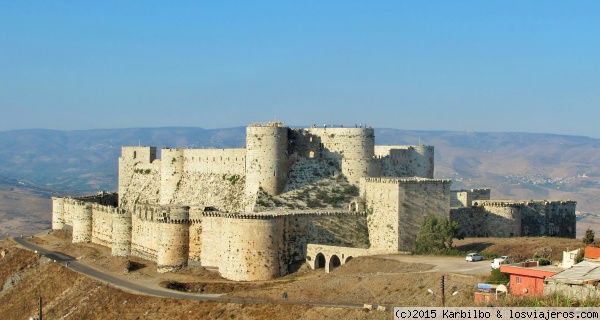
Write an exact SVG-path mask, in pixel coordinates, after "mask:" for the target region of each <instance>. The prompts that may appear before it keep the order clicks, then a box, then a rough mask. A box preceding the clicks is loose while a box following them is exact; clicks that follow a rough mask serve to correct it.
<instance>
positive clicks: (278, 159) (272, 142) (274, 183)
mask: <svg viewBox="0 0 600 320" xmlns="http://www.w3.org/2000/svg"><path fill="white" fill-rule="evenodd" d="M287 149H288V128H287V127H285V126H284V125H283V123H282V122H269V123H268V124H266V125H254V126H249V127H247V128H246V195H247V196H249V197H253V196H255V195H256V192H257V191H258V188H259V187H262V188H263V189H264V190H265V191H266V192H268V193H269V194H271V195H278V194H280V193H281V192H282V191H283V189H284V188H285V184H286V182H287V173H288V159H287Z"/></svg>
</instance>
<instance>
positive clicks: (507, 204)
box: [450, 200, 577, 238]
mask: <svg viewBox="0 0 600 320" xmlns="http://www.w3.org/2000/svg"><path fill="white" fill-rule="evenodd" d="M575 206H576V202H575V201H547V200H536V201H534V200H530V201H514V200H476V201H473V206H472V207H461V208H452V209H451V210H450V219H451V220H452V221H457V222H459V223H460V225H461V231H462V232H463V234H464V235H465V236H466V237H522V236H531V237H540V236H553V237H563V238H575V236H576V223H577V221H576V216H575Z"/></svg>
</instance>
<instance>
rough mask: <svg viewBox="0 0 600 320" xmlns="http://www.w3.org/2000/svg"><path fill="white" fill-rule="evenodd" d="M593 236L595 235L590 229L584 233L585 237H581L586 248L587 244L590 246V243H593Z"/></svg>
mask: <svg viewBox="0 0 600 320" xmlns="http://www.w3.org/2000/svg"><path fill="white" fill-rule="evenodd" d="M595 235H596V234H595V233H594V230H592V229H590V228H588V229H587V230H586V231H585V237H583V243H584V244H585V245H586V246H587V245H589V244H592V243H594V236H595Z"/></svg>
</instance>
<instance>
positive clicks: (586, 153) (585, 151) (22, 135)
mask: <svg viewBox="0 0 600 320" xmlns="http://www.w3.org/2000/svg"><path fill="white" fill-rule="evenodd" d="M375 141H376V144H378V145H382V144H392V145H416V144H418V143H419V142H421V143H424V144H429V145H434V146H435V168H436V169H435V177H436V178H449V179H452V180H453V181H454V182H453V189H465V188H468V189H470V188H492V197H493V198H496V199H523V200H528V199H570V200H576V201H577V202H578V204H577V209H578V211H582V212H591V213H598V214H600V140H599V139H593V138H588V137H580V136H564V135H553V134H532V133H490V132H455V131H414V130H399V129H375ZM124 145H127V146H131V145H147V146H156V147H158V149H159V150H160V148H162V147H183V148H241V147H244V145H245V127H236V128H226V129H211V130H206V129H202V128H184V127H168V128H136V129H105V130H98V129H94V130H79V131H58V130H15V131H4V132H0V163H1V164H2V166H0V176H3V177H6V178H9V179H14V180H17V181H18V182H20V183H31V184H33V185H37V186H39V187H40V188H41V190H46V191H47V194H51V193H60V194H66V195H78V194H85V193H95V192H97V191H99V190H116V189H117V174H118V172H117V171H118V161H117V159H118V157H119V156H120V153H121V146H124Z"/></svg>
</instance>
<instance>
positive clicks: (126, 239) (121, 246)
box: [112, 208, 132, 257]
mask: <svg viewBox="0 0 600 320" xmlns="http://www.w3.org/2000/svg"><path fill="white" fill-rule="evenodd" d="M114 210H115V211H114V214H113V215H112V241H113V242H112V255H113V256H117V257H128V256H129V255H130V254H131V227H132V226H131V212H130V211H128V210H126V209H120V208H115V209H114Z"/></svg>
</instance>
